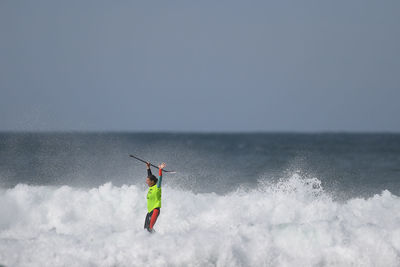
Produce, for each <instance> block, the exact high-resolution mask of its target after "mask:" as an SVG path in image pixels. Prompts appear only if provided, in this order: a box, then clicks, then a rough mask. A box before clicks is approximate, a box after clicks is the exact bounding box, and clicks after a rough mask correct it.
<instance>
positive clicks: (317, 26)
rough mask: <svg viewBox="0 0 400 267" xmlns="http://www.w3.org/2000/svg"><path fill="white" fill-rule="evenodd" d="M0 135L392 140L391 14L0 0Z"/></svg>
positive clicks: (304, 5) (399, 72)
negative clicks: (356, 135)
mask: <svg viewBox="0 0 400 267" xmlns="http://www.w3.org/2000/svg"><path fill="white" fill-rule="evenodd" d="M0 93H1V94H0V130H57V131H59V130H92V131H93V130H108V131H116V130H129V131H153V130H157V131H159V130H161V131H397V132H398V131H400V118H399V116H400V1H398V0H395V1H385V0H383V1H378V0H376V1H368V0H360V1H351V0H350V1H349V0H346V1H340V0H335V1H318V0H315V1H298V0H293V1H281V0H280V1H99V0H96V1H54V0H49V1H15V0H0Z"/></svg>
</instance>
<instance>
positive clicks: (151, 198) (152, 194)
mask: <svg viewBox="0 0 400 267" xmlns="http://www.w3.org/2000/svg"><path fill="white" fill-rule="evenodd" d="M147 175H148V176H150V175H152V173H151V170H150V169H147ZM159 176H160V177H159V178H158V182H157V184H155V185H153V186H151V187H150V188H149V191H148V192H147V211H148V212H151V211H152V210H153V209H155V208H161V181H162V170H161V169H160V170H159Z"/></svg>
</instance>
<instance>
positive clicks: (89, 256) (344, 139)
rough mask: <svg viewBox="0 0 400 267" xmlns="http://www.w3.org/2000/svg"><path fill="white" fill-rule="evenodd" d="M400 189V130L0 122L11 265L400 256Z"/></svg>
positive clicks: (360, 260)
mask: <svg viewBox="0 0 400 267" xmlns="http://www.w3.org/2000/svg"><path fill="white" fill-rule="evenodd" d="M129 154H133V155H136V156H138V157H141V158H144V159H145V160H149V161H151V162H152V163H154V164H158V163H160V162H166V163H167V167H166V169H167V170H174V171H176V173H174V174H170V173H165V175H164V177H163V185H162V190H163V191H162V208H161V213H160V217H159V219H158V221H157V223H156V225H155V230H156V233H154V234H149V233H147V232H146V231H145V230H143V224H144V219H145V216H146V212H147V211H146V193H147V185H146V184H145V178H146V176H147V174H146V167H145V164H143V163H141V162H139V161H137V160H135V159H133V158H131V157H129ZM153 173H156V170H154V171H153ZM399 196H400V134H390V133H387V134H372V133H369V134H362V133H359V134H352V133H315V134H305V133H243V134H242V133H74V132H72V133H11V132H3V133H0V266H144V265H150V264H151V265H153V266H400V198H399Z"/></svg>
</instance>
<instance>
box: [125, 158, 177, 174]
mask: <svg viewBox="0 0 400 267" xmlns="http://www.w3.org/2000/svg"><path fill="white" fill-rule="evenodd" d="M129 157H131V158H134V159H137V160H138V161H141V162H143V163H146V164H147V161H145V160H143V159H141V158H138V157H136V156H134V155H129ZM149 163H150V162H149ZM150 166H152V167H154V168H157V169H158V166H156V165H154V164H151V163H150ZM163 172H171V173H175V172H174V171H167V170H164V169H163Z"/></svg>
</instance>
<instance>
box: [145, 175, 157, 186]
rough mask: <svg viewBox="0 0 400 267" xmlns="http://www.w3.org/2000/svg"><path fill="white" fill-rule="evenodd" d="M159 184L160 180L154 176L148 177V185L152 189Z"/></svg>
mask: <svg viewBox="0 0 400 267" xmlns="http://www.w3.org/2000/svg"><path fill="white" fill-rule="evenodd" d="M157 182H158V179H157V178H156V177H155V176H154V175H150V176H147V178H146V184H147V185H148V186H149V187H151V186H153V185H155V184H156V183H157Z"/></svg>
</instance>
